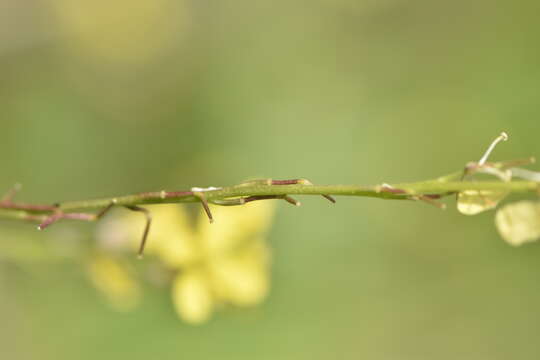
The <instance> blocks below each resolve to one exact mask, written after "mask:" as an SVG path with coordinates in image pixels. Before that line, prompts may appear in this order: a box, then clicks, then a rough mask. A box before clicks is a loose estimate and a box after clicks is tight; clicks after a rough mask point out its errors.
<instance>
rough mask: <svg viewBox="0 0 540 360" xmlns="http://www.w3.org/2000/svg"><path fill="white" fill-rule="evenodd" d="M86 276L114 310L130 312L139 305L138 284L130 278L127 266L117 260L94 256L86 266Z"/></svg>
mask: <svg viewBox="0 0 540 360" xmlns="http://www.w3.org/2000/svg"><path fill="white" fill-rule="evenodd" d="M87 274H88V276H89V278H90V280H91V281H92V283H93V284H94V286H95V287H96V289H98V290H100V292H101V293H102V294H103V295H104V296H105V297H106V298H107V300H108V301H109V303H110V304H111V305H112V306H113V307H114V308H115V309H117V310H120V311H127V310H131V309H133V308H134V307H135V306H137V304H138V303H139V299H140V288H139V284H138V283H137V282H136V281H135V280H134V279H133V278H132V277H131V275H130V272H129V270H128V267H127V264H125V263H124V262H121V261H120V260H119V259H115V258H112V257H107V256H104V255H98V256H95V257H93V258H92V259H91V261H90V263H89V264H88V267H87Z"/></svg>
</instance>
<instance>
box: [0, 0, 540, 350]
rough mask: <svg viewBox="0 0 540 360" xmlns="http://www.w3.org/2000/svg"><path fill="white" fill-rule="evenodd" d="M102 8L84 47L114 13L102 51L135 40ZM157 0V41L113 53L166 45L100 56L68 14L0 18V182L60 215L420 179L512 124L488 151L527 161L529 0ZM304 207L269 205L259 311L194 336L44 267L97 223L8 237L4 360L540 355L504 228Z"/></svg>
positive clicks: (536, 110) (348, 202) (535, 269)
mask: <svg viewBox="0 0 540 360" xmlns="http://www.w3.org/2000/svg"><path fill="white" fill-rule="evenodd" d="M74 3H77V2H74ZM83 3H84V2H81V8H84V7H83V5H82V4H83ZM115 3H116V6H114V7H113V6H110V4H109V3H108V2H104V1H98V2H96V4H98V5H94V6H97V7H99V6H101V7H102V8H100V9H99V11H97V13H96V12H94V13H85V12H84V11H83V10H81V11H80V13H79V14H78V16H79V19H83V20H81V21H85V22H86V23H88V24H90V25H89V27H90V28H94V29H95V31H96V32H97V33H99V31H100V30H101V28H100V26H101V22H100V21H101V20H103V19H108V18H109V17H111V18H112V20H111V21H112V25H110V26H109V28H106V31H103V32H102V33H101V35H96V39H97V40H96V41H97V43H98V44H103V43H107V40H108V39H107V37H108V36H109V35H110V36H112V35H113V33H114V31H115V29H124V30H125V28H126V26H125V24H126V23H127V24H130V26H134V28H135V29H139V30H140V27H144V26H145V25H146V23H145V22H146V21H147V20H146V18H145V17H144V16H142V17H140V18H139V17H137V16H139V15H140V12H138V13H137V14H139V15H137V16H131V14H132V12H134V7H137V6H139V5H140V4H141V3H144V1H133V2H130V1H119V2H115ZM159 3H160V4H162V5H163V4H164V5H163V6H172V8H171V9H172V10H167V11H163V12H162V15H160V16H163V18H160V17H157V23H158V24H163V23H166V24H169V25H170V27H169V28H166V29H165V30H164V31H165V32H166V35H167V40H166V41H163V42H159V41H158V39H157V38H155V34H154V31H159V29H158V30H156V27H159V26H158V25H156V26H148V29H147V30H144V31H139V30H137V31H134V32H133V33H132V34H133V36H126V37H125V38H121V41H120V42H119V43H118V44H119V46H120V47H122V46H123V41H125V46H126V48H127V49H130V48H133V47H140V48H141V49H143V50H140V51H143V53H144V51H145V50H144V49H145V46H148V47H152V46H154V47H155V48H157V49H158V50H159V51H155V52H154V53H151V54H153V55H151V56H146V57H143V56H140V57H139V56H138V55H137V53H133V54H132V55H131V57H129V56H125V55H124V56H120V57H114V56H113V55H111V56H110V57H107V56H103V55H99V56H97V55H95V54H94V50H93V48H92V47H91V46H86V45H85V43H84V42H83V41H82V40H81V39H79V38H78V37H77V36H78V35H77V33H75V32H73V31H72V29H71V28H70V27H69V26H65V24H66V23H65V21H64V22H63V20H62V15H61V14H63V13H62V12H61V10H62V7H63V6H67V5H65V4H66V2H64V3H62V2H61V1H53V0H50V1H42V2H37V1H35V2H17V1H14V0H5V1H4V2H2V4H1V5H0V114H1V117H0V138H1V142H0V166H1V176H0V189H5V190H7V189H9V188H10V187H11V186H12V184H13V183H15V182H21V183H23V184H24V190H23V192H22V193H21V194H20V198H21V199H23V200H28V201H30V200H31V201H39V202H55V201H62V200H75V199H83V198H92V197H101V196H114V195H120V194H127V193H133V192H139V191H148V190H161V189H163V188H165V189H178V190H180V189H186V188H189V187H191V186H210V185H214V186H219V185H227V184H234V183H238V182H240V181H242V180H244V179H246V178H249V177H253V176H258V177H272V178H276V179H281V178H296V177H305V178H308V179H310V180H311V181H313V182H314V183H320V184H336V183H344V184H353V183H354V184H374V183H381V182H402V181H414V180H422V179H426V178H431V177H435V176H438V175H443V174H445V173H449V172H452V171H455V170H458V169H460V168H462V167H463V166H464V164H465V163H467V162H468V161H472V160H478V159H479V157H480V156H481V155H482V153H483V151H484V149H485V148H486V146H487V145H488V144H489V142H490V141H491V140H492V139H493V138H494V137H495V136H496V135H498V134H499V133H500V132H501V131H502V130H504V131H507V132H508V133H509V135H510V141H509V142H507V143H504V144H502V145H501V146H500V147H499V148H498V149H497V150H496V151H495V154H494V158H498V159H511V158H522V157H527V156H531V155H536V156H540V146H539V145H538V144H539V142H538V135H539V130H540V122H539V118H540V107H539V94H540V66H539V64H540V45H539V42H538V38H539V36H540V22H539V21H538V13H539V11H540V6H539V5H538V2H537V1H513V2H510V1H487V0H486V1H444V2H441V1H400V0H384V1H374V0H365V1H352V0H335V1H330V0H319V1H302V0H296V1H281V0H278V1H267V2H258V1H191V2H188V1H184V2H180V1H178V2H177V1H166V0H161V1H160V2H159ZM178 3H182V6H178ZM171 4H173V5H171ZM75 6H76V5H75ZM71 7H73V5H71ZM113 12H117V13H120V14H122V15H121V16H112V15H111V14H113ZM143 14H144V12H143ZM116 15H118V14H116ZM118 19H120V20H118ZM115 22H118V23H115ZM127 28H129V27H127ZM119 31H120V30H119ZM125 32H126V33H127V34H128V35H129V34H130V32H129V31H125ZM160 34H162V33H160ZM99 36H104V37H103V38H100V37H99ZM160 44H161V45H160ZM114 50H115V51H119V50H118V48H115V49H114ZM120 50H121V48H120ZM111 54H114V51H112V50H111ZM301 200H302V202H303V206H302V207H301V208H293V207H291V206H287V205H286V204H279V209H278V216H277V219H276V222H275V224H274V226H273V228H272V231H271V233H270V239H269V241H270V243H271V245H272V248H273V268H272V277H273V279H272V291H271V294H270V297H269V298H268V299H267V301H266V302H265V303H264V304H262V305H261V306H259V307H256V308H254V309H248V310H245V309H240V310H226V311H223V312H219V313H218V314H217V316H215V317H214V318H213V319H212V320H211V321H210V323H208V324H206V325H204V326H199V327H194V326H190V325H187V324H184V323H182V322H181V321H180V320H179V319H178V318H177V317H176V315H175V313H174V310H173V307H172V304H171V301H170V298H169V296H170V295H169V291H168V290H167V289H157V288H155V287H151V286H148V287H147V288H145V291H144V301H143V303H142V306H141V307H140V308H139V309H138V310H136V311H134V312H130V313H117V312H114V311H112V310H111V309H110V308H109V307H108V306H107V305H106V304H105V303H104V302H103V301H102V300H101V298H100V297H99V295H98V294H97V293H96V292H95V290H94V289H93V288H92V286H91V285H90V284H89V283H88V282H87V281H86V278H85V276H84V274H83V272H82V269H81V266H80V264H78V263H77V262H75V263H73V262H72V263H67V264H66V263H57V262H55V261H54V258H55V257H57V256H60V255H64V254H69V253H70V251H75V250H73V248H74V247H77V246H86V245H87V244H92V242H93V241H95V236H96V227H95V224H78V223H62V224H58V225H55V227H54V228H51V229H50V231H49V230H48V231H47V232H44V233H38V232H37V231H35V228H34V226H32V225H28V224H24V223H21V224H19V223H14V222H8V221H1V222H0V259H2V260H1V261H0V319H1V324H0V358H2V359H93V360H95V359H133V360H135V359H154V358H156V359H189V360H196V359H295V360H298V359H358V358H365V359H491V360H494V359H538V358H539V357H540V343H539V342H538V339H539V336H538V334H539V332H540V310H539V307H538V304H539V303H540V286H539V285H538V275H539V274H540V261H538V259H539V258H540V247H539V246H538V245H537V244H532V245H527V246H524V247H520V248H512V247H510V246H508V245H507V244H505V243H504V242H503V241H502V240H501V239H500V238H499V236H498V234H497V232H496V230H495V228H494V226H493V212H489V213H485V214H482V215H479V216H476V217H466V216H462V215H460V214H458V213H457V212H456V210H455V209H454V207H453V204H452V202H451V201H449V204H451V205H450V207H449V210H447V211H444V212H443V211H439V210H437V209H435V208H432V207H429V206H427V205H424V204H420V203H414V202H391V201H382V200H378V199H365V198H338V203H337V204H336V205H331V204H329V203H327V202H325V201H324V200H323V199H321V198H319V197H306V198H302V199H301ZM77 244H79V245H77ZM80 244H83V245H80ZM84 244H86V245H84ZM59 254H60V255H59Z"/></svg>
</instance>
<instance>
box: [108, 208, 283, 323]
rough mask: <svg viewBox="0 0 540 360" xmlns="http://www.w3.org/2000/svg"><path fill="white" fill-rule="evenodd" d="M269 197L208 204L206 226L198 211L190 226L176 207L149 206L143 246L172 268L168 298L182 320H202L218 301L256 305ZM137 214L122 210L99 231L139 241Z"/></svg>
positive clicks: (261, 294)
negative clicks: (235, 204) (150, 220)
mask: <svg viewBox="0 0 540 360" xmlns="http://www.w3.org/2000/svg"><path fill="white" fill-rule="evenodd" d="M273 205H274V204H273V203H272V202H270V201H259V202H253V203H248V204H246V205H242V206H238V207H223V206H212V213H213V214H214V218H215V219H216V221H215V222H214V223H213V224H209V222H208V219H207V217H206V215H205V214H204V212H203V211H202V210H201V212H200V215H199V217H198V220H197V224H196V226H195V227H193V226H190V219H189V217H188V215H187V214H186V212H185V210H184V208H183V207H181V206H179V205H174V204H171V205H159V206H155V207H154V208H152V209H151V210H152V215H153V219H154V220H153V224H152V229H151V230H150V235H149V238H148V244H147V247H146V250H145V254H146V255H147V256H150V255H153V256H156V257H157V258H159V259H160V260H161V261H162V262H163V263H164V264H165V265H166V266H167V267H168V268H169V269H171V270H172V271H173V272H174V274H175V275H174V279H173V283H172V300H173V303H174V307H175V309H176V311H177V313H178V315H179V316H180V317H181V318H182V319H184V320H185V321H187V322H190V323H192V324H200V323H204V322H205V321H207V320H208V319H209V318H210V316H211V315H212V313H213V312H214V310H215V309H216V307H218V306H220V305H224V304H231V305H235V306H250V305H256V304H258V303H260V302H261V301H262V300H263V299H264V298H265V296H266V295H267V293H268V290H269V277H270V272H269V265H270V261H269V260H270V251H269V247H268V246H267V244H266V242H265V240H264V239H265V235H266V232H267V231H268V229H269V227H270V224H271V221H272V217H273V213H274V206H273ZM140 222H141V217H140V215H139V216H137V214H131V213H127V214H126V215H125V216H124V217H123V218H122V219H121V220H120V221H117V222H116V223H115V224H114V229H112V228H111V227H110V226H109V227H108V228H105V229H104V233H103V234H104V236H107V234H108V233H109V234H110V232H111V231H116V234H115V235H113V237H114V238H115V240H114V241H115V242H118V241H122V240H119V239H118V236H119V235H118V232H122V231H126V230H127V233H126V232H124V235H122V236H120V237H122V238H126V237H129V239H130V243H131V245H130V246H131V248H132V249H135V248H136V246H138V243H137V241H138V240H139V239H140V230H141V229H140V227H139V226H137V225H136V224H137V223H140Z"/></svg>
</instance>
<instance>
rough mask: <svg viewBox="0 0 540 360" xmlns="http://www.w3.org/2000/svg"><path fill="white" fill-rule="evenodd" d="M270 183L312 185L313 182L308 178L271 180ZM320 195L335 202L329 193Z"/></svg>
mask: <svg viewBox="0 0 540 360" xmlns="http://www.w3.org/2000/svg"><path fill="white" fill-rule="evenodd" d="M270 184H271V185H297V184H301V185H313V183H312V182H311V181H309V180H308V179H289V180H272V181H271V183H270ZM321 196H322V197H324V198H325V199H328V201H330V202H332V203H334V204H335V203H336V199H334V198H333V197H332V196H330V195H326V194H321Z"/></svg>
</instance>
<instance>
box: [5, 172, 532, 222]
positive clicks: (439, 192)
mask: <svg viewBox="0 0 540 360" xmlns="http://www.w3.org/2000/svg"><path fill="white" fill-rule="evenodd" d="M453 177H454V174H451V175H450V176H447V177H442V178H439V179H436V180H428V181H421V182H413V183H401V184H393V185H391V186H390V185H376V186H361V185H306V184H293V185H266V184H253V185H252V184H240V185H235V186H229V187H224V188H217V189H215V190H208V191H204V196H205V198H206V200H207V201H208V202H209V203H213V202H214V201H215V202H217V203H219V201H221V200H225V199H231V198H244V197H253V196H261V197H262V196H270V195H272V196H285V195H337V196H360V197H373V198H380V199H394V200H407V199H411V198H412V197H413V196H419V195H425V196H430V197H432V198H441V197H444V196H448V195H451V194H455V193H456V192H460V191H465V190H477V191H504V192H508V193H524V192H540V182H535V181H511V182H500V181H497V182H488V181H482V182H472V181H448V182H447V181H441V180H440V179H446V178H453ZM389 189H396V190H397V189H399V191H391V190H389ZM200 201H201V200H200V198H199V197H197V196H196V195H194V193H193V191H181V192H177V191H175V192H167V191H159V192H148V193H140V194H133V195H125V196H118V197H111V198H102V199H94V200H81V201H67V202H63V203H59V204H56V205H52V206H51V205H42V204H35V205H32V204H22V205H21V206H19V205H18V204H17V203H14V202H11V201H9V202H0V218H9V219H16V220H17V219H18V220H31V221H41V220H42V219H43V216H44V215H49V214H51V213H54V212H55V211H60V212H62V213H71V212H75V211H91V210H97V209H103V208H106V207H107V206H110V205H111V204H112V203H114V204H115V205H118V206H137V205H147V204H167V203H193V202H200Z"/></svg>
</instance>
